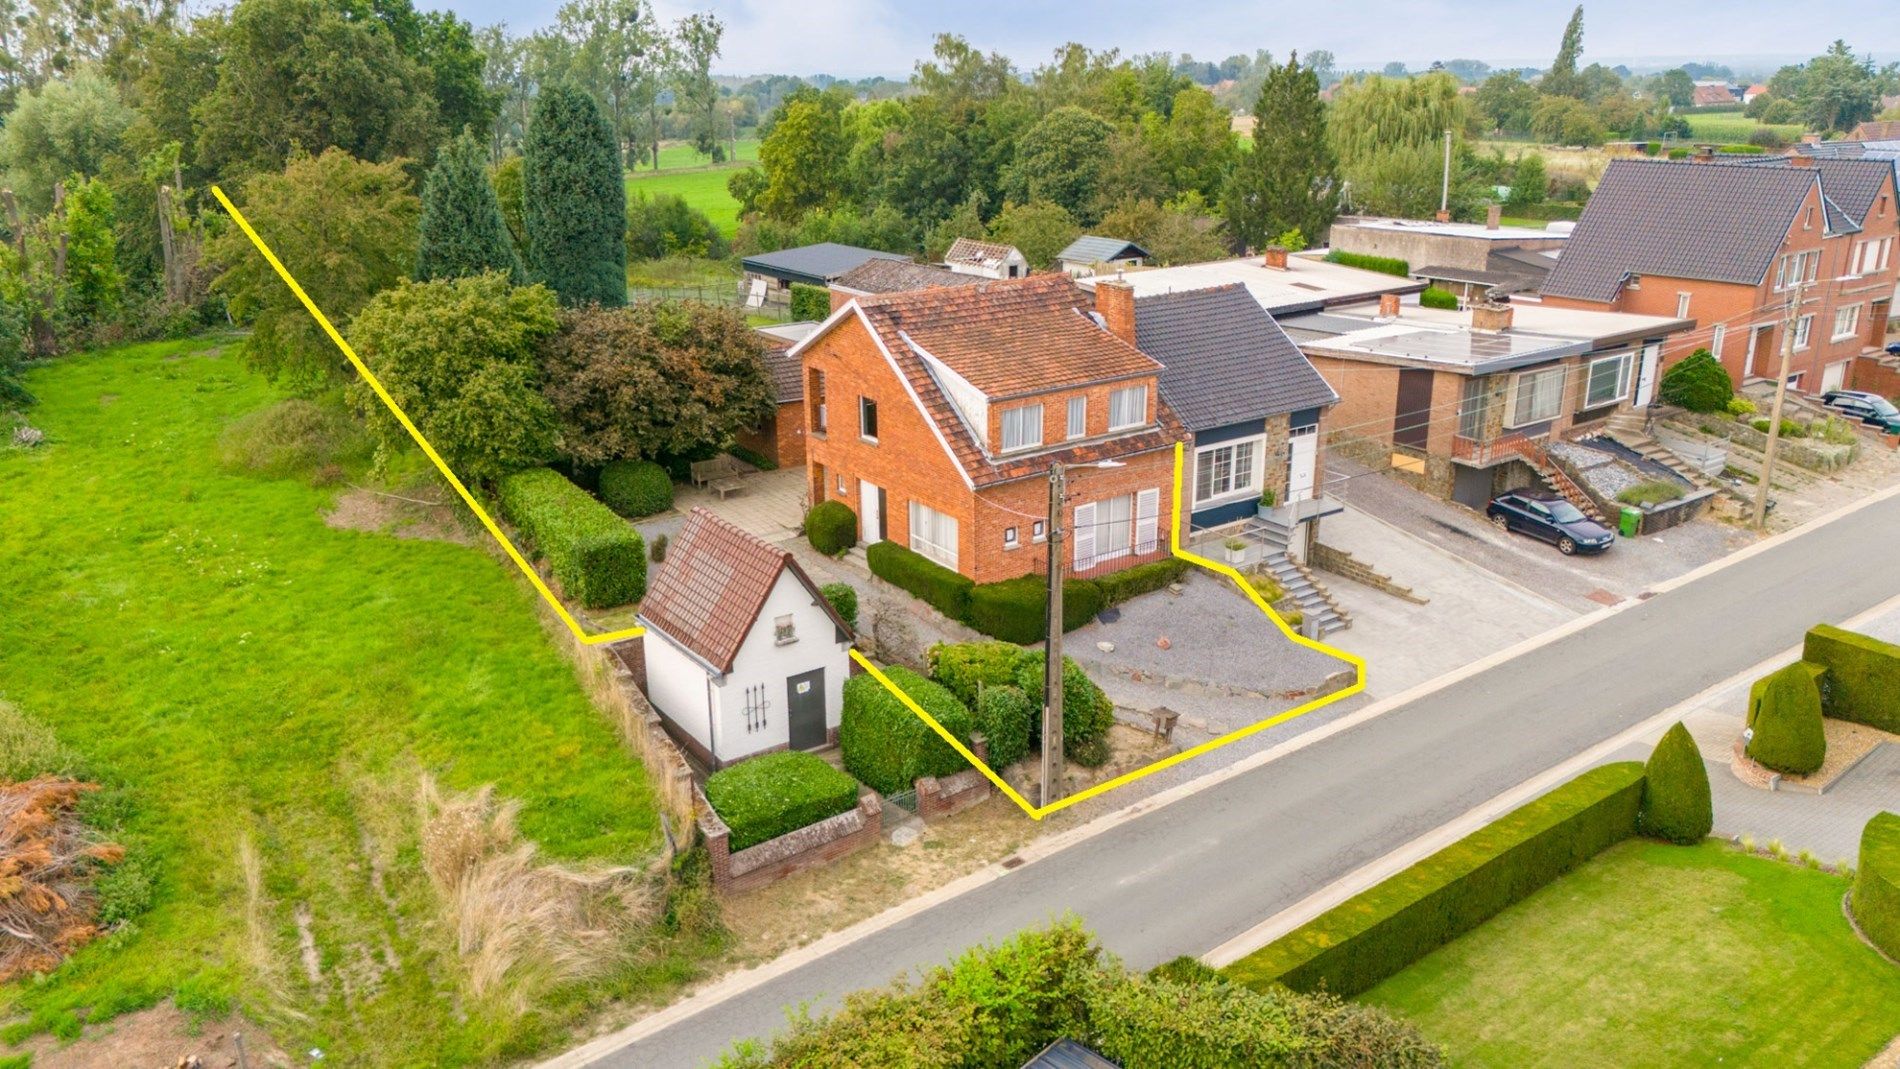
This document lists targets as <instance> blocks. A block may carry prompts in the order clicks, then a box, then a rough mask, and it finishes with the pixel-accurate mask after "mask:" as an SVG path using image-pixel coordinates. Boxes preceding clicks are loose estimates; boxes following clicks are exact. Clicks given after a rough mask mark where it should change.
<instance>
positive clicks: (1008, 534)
mask: <svg viewBox="0 0 1900 1069" xmlns="http://www.w3.org/2000/svg"><path fill="white" fill-rule="evenodd" d="M1016 532H1017V528H1015V527H1005V528H1003V548H1004V549H1020V548H1021V547H1022V544H1023V542H1022V538H1021V537H1020V536H1019V535H1018V534H1017V533H1016Z"/></svg>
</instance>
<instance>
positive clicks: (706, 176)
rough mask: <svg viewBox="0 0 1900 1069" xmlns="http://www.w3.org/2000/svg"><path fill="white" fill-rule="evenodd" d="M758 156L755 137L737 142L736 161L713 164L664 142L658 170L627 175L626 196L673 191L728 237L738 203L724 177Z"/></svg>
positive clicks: (735, 224)
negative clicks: (728, 188) (727, 188)
mask: <svg viewBox="0 0 1900 1069" xmlns="http://www.w3.org/2000/svg"><path fill="white" fill-rule="evenodd" d="M758 158H759V143H758V141H756V140H744V141H740V142H739V152H738V162H736V163H723V164H719V165H717V166H714V165H712V164H709V163H707V162H706V157H704V156H702V155H700V154H699V153H697V152H695V151H693V147H692V146H691V145H686V144H678V145H667V146H665V147H663V148H661V149H660V169H659V170H658V171H633V172H631V173H630V174H628V175H627V196H628V197H636V196H640V195H642V194H647V195H651V194H654V193H673V194H677V195H678V196H679V197H681V198H682V199H684V200H685V201H686V203H687V204H690V205H692V206H693V207H695V208H698V209H699V210H700V211H702V212H705V213H706V217H707V218H708V219H711V220H712V222H713V225H714V226H716V227H718V228H719V232H720V233H722V234H724V235H725V236H727V237H731V236H732V235H733V233H734V232H735V231H737V230H738V229H739V202H738V201H736V200H733V199H732V194H731V193H728V192H726V180H727V179H728V178H731V177H732V172H734V171H736V170H738V169H739V168H740V167H742V166H744V165H745V164H747V163H750V162H751V161H753V160H756V159H758Z"/></svg>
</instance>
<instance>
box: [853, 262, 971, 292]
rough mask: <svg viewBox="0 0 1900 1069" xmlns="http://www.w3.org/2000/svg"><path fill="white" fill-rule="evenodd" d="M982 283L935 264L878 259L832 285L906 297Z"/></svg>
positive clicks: (855, 269) (858, 290)
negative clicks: (914, 293) (933, 288)
mask: <svg viewBox="0 0 1900 1069" xmlns="http://www.w3.org/2000/svg"><path fill="white" fill-rule="evenodd" d="M981 281H983V278H982V276H980V275H959V274H957V273H956V272H955V271H952V270H950V269H949V268H947V267H938V266H937V265H936V264H914V263H911V262H909V261H908V260H882V259H879V260H866V261H864V262H863V263H861V264H859V265H858V266H856V267H854V268H852V269H851V270H849V271H846V272H845V273H844V274H842V275H839V276H838V277H837V278H835V279H833V280H832V282H831V284H832V285H834V286H836V287H838V288H839V289H843V290H850V291H852V292H854V293H907V292H909V291H910V290H921V289H929V288H930V287H932V286H968V285H971V284H973V283H977V282H981Z"/></svg>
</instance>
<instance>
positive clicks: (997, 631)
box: [808, 510, 1187, 643]
mask: <svg viewBox="0 0 1900 1069" xmlns="http://www.w3.org/2000/svg"><path fill="white" fill-rule="evenodd" d="M814 513H815V510H814ZM808 526H809V524H808ZM865 556H866V558H867V559H868V561H869V563H870V565H871V574H873V575H875V576H877V577H878V578H879V579H882V580H884V581H885V582H887V583H890V584H891V585H893V586H896V587H899V588H901V589H903V590H907V591H909V592H910V593H911V594H912V595H913V596H915V597H917V598H919V599H920V600H922V601H924V602H925V603H927V604H929V605H930V606H931V607H933V608H935V609H936V610H937V611H938V612H940V613H943V614H944V615H945V616H948V617H950V618H951V619H952V620H956V621H958V622H960V623H965V624H969V625H970V626H971V627H973V628H975V629H976V630H978V631H981V632H982V633H983V634H986V635H988V636H990V637H991V638H1000V639H1003V640H1004V641H1007V642H1015V643H1030V642H1041V641H1042V640H1043V639H1045V638H1048V637H1049V635H1048V629H1047V628H1046V627H1045V626H1044V623H1045V617H1046V616H1047V614H1048V611H1049V602H1048V595H1047V593H1046V591H1047V590H1048V584H1047V582H1046V581H1045V580H1043V579H1042V578H1040V577H1038V576H1033V575H1025V576H1022V577H1020V578H1016V579H1006V580H1004V581H1002V582H1000V583H982V584H978V583H975V582H973V581H971V580H970V579H969V578H968V577H966V576H964V575H962V574H961V573H959V572H955V571H952V570H951V569H949V568H945V567H944V566H943V565H941V564H938V563H937V562H936V561H933V560H931V559H929V558H927V557H925V556H923V555H922V554H920V553H914V552H912V551H911V550H909V549H906V548H904V547H903V546H900V545H898V544H897V543H895V542H889V541H886V542H874V543H872V544H871V547H870V548H869V549H867V550H865ZM1186 570H1187V562H1186V561H1183V560H1181V559H1179V558H1176V557H1170V558H1168V559H1166V560H1158V561H1151V562H1149V563H1147V564H1138V565H1136V566H1134V567H1132V568H1124V569H1122V570H1121V571H1118V572H1110V573H1109V574H1107V575H1104V576H1101V577H1099V578H1095V579H1065V580H1063V581H1062V629H1063V630H1064V631H1073V630H1075V629H1076V628H1078V627H1081V626H1082V625H1083V624H1086V623H1088V622H1089V621H1090V620H1092V619H1094V618H1095V615H1096V614H1097V613H1099V612H1101V611H1102V610H1103V609H1105V608H1108V607H1109V606H1111V605H1119V604H1121V603H1122V602H1124V601H1127V600H1128V599H1129V598H1132V597H1134V596H1136V595H1137V594H1145V593H1147V592H1149V591H1151V590H1159V589H1161V588H1162V587H1164V586H1167V585H1168V584H1169V583H1172V582H1174V581H1175V580H1177V579H1179V578H1181V574H1182V573H1183V572H1184V571H1186Z"/></svg>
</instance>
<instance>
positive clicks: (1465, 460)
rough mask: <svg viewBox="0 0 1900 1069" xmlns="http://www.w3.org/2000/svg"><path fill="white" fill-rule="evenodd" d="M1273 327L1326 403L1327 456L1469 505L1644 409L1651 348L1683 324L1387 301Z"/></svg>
mask: <svg viewBox="0 0 1900 1069" xmlns="http://www.w3.org/2000/svg"><path fill="white" fill-rule="evenodd" d="M1280 322H1281V325H1282V326H1283V327H1285V328H1286V332H1287V334H1288V335H1289V336H1291V337H1292V338H1293V339H1294V340H1295V341H1296V342H1298V343H1299V346H1300V349H1301V351H1302V352H1304V353H1305V354H1306V356H1307V359H1308V360H1310V361H1312V364H1313V367H1314V368H1316V369H1318V371H1319V373H1320V374H1321V375H1322V376H1325V378H1326V380H1327V381H1328V382H1330V383H1331V384H1332V385H1333V388H1334V389H1335V390H1337V391H1338V393H1339V397H1340V400H1339V404H1338V405H1337V406H1335V407H1334V409H1333V411H1332V413H1331V415H1330V419H1329V428H1328V440H1329V443H1330V444H1331V445H1332V446H1333V448H1334V449H1336V450H1339V451H1341V452H1344V453H1345V454H1346V455H1348V456H1352V457H1354V458H1356V459H1358V460H1359V461H1360V462H1362V463H1364V464H1366V465H1367V466H1369V467H1372V468H1374V469H1385V468H1390V469H1391V470H1393V471H1395V472H1397V473H1400V474H1401V475H1402V476H1403V477H1405V478H1406V479H1407V480H1408V481H1411V482H1412V483H1414V484H1415V485H1417V486H1418V487H1419V488H1420V489H1422V490H1424V491H1426V492H1427V493H1430V494H1433V495H1434V496H1437V497H1442V498H1449V499H1452V500H1455V501H1459V502H1461V503H1463V504H1466V505H1471V506H1473V507H1482V506H1483V504H1484V503H1485V502H1487V501H1489V500H1490V499H1491V497H1492V496H1493V495H1495V494H1498V493H1501V492H1503V491H1505V490H1511V489H1517V488H1519V487H1522V486H1526V485H1531V484H1533V483H1535V482H1537V481H1538V480H1539V479H1540V478H1542V477H1543V476H1544V473H1545V470H1546V469H1547V468H1548V459H1547V457H1546V456H1545V450H1546V448H1547V447H1548V445H1549V444H1550V443H1551V442H1553V441H1555V440H1557V439H1558V438H1560V437H1562V436H1564V435H1565V434H1566V433H1569V432H1571V431H1572V430H1573V429H1574V428H1581V427H1585V426H1589V425H1600V424H1602V423H1604V422H1605V421H1607V420H1608V419H1609V418H1610V417H1612V416H1614V415H1616V414H1617V413H1619V412H1623V411H1628V410H1629V409H1630V408H1631V407H1637V408H1640V407H1643V406H1646V405H1648V404H1649V403H1650V402H1651V401H1653V400H1654V397H1655V391H1656V386H1657V382H1658V380H1659V377H1660V376H1659V353H1660V350H1661V348H1662V347H1663V346H1664V345H1665V344H1666V343H1667V341H1668V339H1670V338H1671V337H1672V336H1675V335H1679V334H1681V333H1682V332H1685V331H1687V330H1689V329H1690V328H1692V327H1693V326H1694V325H1695V324H1694V323H1693V321H1691V320H1688V319H1682V318H1673V317H1666V316H1642V315H1631V314H1627V313H1613V312H1591V311H1582V310H1578V309H1567V308H1553V307H1549V306H1547V305H1539V304H1536V303H1524V304H1519V303H1510V304H1492V303H1487V304H1479V305H1474V306H1473V307H1471V308H1470V309H1467V310H1449V309H1437V308H1426V307H1424V306H1422V305H1419V304H1417V303H1415V300H1414V299H1404V300H1402V299H1401V298H1400V297H1398V296H1397V295H1395V294H1393V295H1387V296H1385V297H1383V298H1381V299H1380V300H1378V301H1376V302H1367V303H1364V304H1358V305H1352V306H1345V307H1337V308H1332V309H1327V310H1325V311H1318V312H1312V313H1308V314H1306V315H1302V316H1292V317H1286V318H1283V319H1282V320H1281V321H1280Z"/></svg>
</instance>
